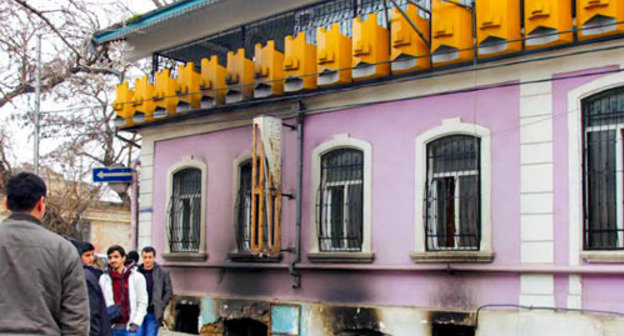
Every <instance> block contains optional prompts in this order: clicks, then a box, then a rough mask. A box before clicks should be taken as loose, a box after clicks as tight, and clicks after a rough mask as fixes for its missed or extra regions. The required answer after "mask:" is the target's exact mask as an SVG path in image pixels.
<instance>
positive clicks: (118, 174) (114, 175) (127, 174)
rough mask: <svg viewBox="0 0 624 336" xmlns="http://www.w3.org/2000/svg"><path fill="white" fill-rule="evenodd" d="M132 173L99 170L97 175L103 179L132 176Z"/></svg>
mask: <svg viewBox="0 0 624 336" xmlns="http://www.w3.org/2000/svg"><path fill="white" fill-rule="evenodd" d="M130 175H132V172H125V173H106V172H103V171H101V172H99V173H98V174H97V176H98V177H99V178H101V179H103V178H104V177H122V176H130Z"/></svg>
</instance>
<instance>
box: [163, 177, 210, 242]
mask: <svg viewBox="0 0 624 336" xmlns="http://www.w3.org/2000/svg"><path fill="white" fill-rule="evenodd" d="M172 183H173V185H172V193H171V200H170V205H169V225H168V227H167V229H168V238H169V251H170V252H198V251H199V243H200V225H201V223H200V221H201V206H202V204H201V198H202V197H201V191H202V190H201V188H202V172H201V170H200V169H196V168H185V169H182V170H179V171H177V172H176V173H175V174H173V179H172Z"/></svg>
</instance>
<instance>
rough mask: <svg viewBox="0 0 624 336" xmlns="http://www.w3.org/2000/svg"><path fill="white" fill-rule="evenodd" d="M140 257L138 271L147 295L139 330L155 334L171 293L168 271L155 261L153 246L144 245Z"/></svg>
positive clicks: (153, 335)
mask: <svg viewBox="0 0 624 336" xmlns="http://www.w3.org/2000/svg"><path fill="white" fill-rule="evenodd" d="M141 257H142V258H143V264H142V265H141V266H139V272H141V273H143V276H145V281H146V283H147V295H148V297H149V304H148V308H147V315H146V316H145V321H144V322H143V326H142V327H141V330H142V331H143V335H145V336H156V335H158V328H160V323H161V322H162V319H163V316H164V312H165V307H167V304H169V301H170V300H171V296H172V295H173V289H172V287H171V278H170V277H169V271H167V270H166V269H164V268H162V267H160V265H158V264H157V263H156V250H155V249H154V248H153V247H151V246H147V247H144V248H143V250H142V251H141Z"/></svg>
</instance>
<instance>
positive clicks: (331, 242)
mask: <svg viewBox="0 0 624 336" xmlns="http://www.w3.org/2000/svg"><path fill="white" fill-rule="evenodd" d="M363 173H364V153H363V152H362V151H360V150H357V149H347V148H341V149H336V150H333V151H331V152H329V153H327V154H325V155H323V156H322V157H321V183H320V185H319V189H318V198H317V225H318V231H317V232H318V240H319V249H320V251H323V252H330V251H356V252H357V251H362V236H363V234H362V230H363V227H362V216H363V206H362V204H363V186H364V174H363Z"/></svg>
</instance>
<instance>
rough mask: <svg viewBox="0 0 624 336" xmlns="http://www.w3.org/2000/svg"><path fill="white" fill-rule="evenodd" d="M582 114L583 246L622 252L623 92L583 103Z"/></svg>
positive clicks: (610, 93)
mask: <svg viewBox="0 0 624 336" xmlns="http://www.w3.org/2000/svg"><path fill="white" fill-rule="evenodd" d="M582 113H583V135H584V136H583V142H584V146H583V171H584V174H583V179H584V181H583V182H584V183H583V185H584V195H583V196H584V202H583V203H584V214H585V216H584V217H585V218H584V219H585V220H584V239H583V240H584V246H585V249H587V250H615V249H624V214H623V213H622V210H623V208H622V202H623V195H622V194H623V188H624V182H623V179H622V165H623V160H624V159H623V151H624V149H623V148H624V147H623V146H622V139H623V132H624V89H623V88H618V89H614V90H609V91H606V92H604V93H601V94H598V95H595V96H593V97H589V98H587V99H585V100H583V102H582Z"/></svg>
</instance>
